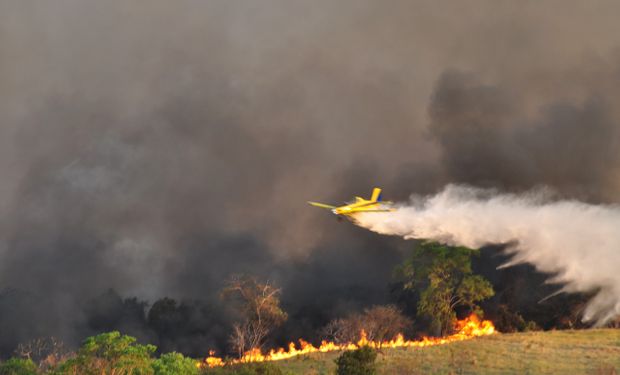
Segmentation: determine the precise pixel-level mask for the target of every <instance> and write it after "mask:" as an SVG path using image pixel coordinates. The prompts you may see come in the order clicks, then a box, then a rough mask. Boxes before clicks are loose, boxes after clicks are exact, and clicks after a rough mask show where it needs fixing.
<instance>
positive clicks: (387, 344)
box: [199, 314, 495, 367]
mask: <svg viewBox="0 0 620 375" xmlns="http://www.w3.org/2000/svg"><path fill="white" fill-rule="evenodd" d="M456 331H457V332H456V333H455V334H453V335H450V336H446V337H438V338H435V337H424V338H422V339H421V340H416V341H412V340H405V338H404V337H403V335H402V334H398V335H396V337H395V338H394V339H392V340H389V341H369V340H368V339H367V338H366V332H364V331H363V330H362V331H361V332H360V337H361V338H360V339H359V341H358V342H356V343H351V342H350V343H346V344H336V343H334V342H328V341H322V342H321V345H320V346H319V347H315V346H314V345H312V344H311V343H309V342H307V341H304V340H303V339H300V340H299V346H297V345H295V343H293V342H291V343H290V344H289V345H288V349H284V348H279V349H272V350H270V351H269V352H268V353H263V352H262V351H261V350H260V349H259V348H254V349H251V350H249V351H247V352H245V354H244V355H243V356H242V357H241V358H239V359H234V360H230V361H224V360H223V359H222V358H220V357H215V356H214V352H213V351H210V352H209V357H207V358H205V360H204V361H203V362H201V363H199V366H200V367H220V366H224V365H230V364H238V363H250V362H265V361H279V360H282V359H287V358H292V357H296V356H298V355H302V354H309V353H317V352H319V353H326V352H332V351H338V350H355V349H358V348H360V347H362V346H369V347H371V348H401V347H424V346H432V345H441V344H447V343H450V342H455V341H462V340H468V339H472V338H474V337H479V336H486V335H491V334H493V333H495V327H494V326H493V323H491V322H490V321H489V320H483V321H480V320H479V319H478V318H477V317H476V316H475V315H473V314H472V315H470V316H469V317H467V318H466V319H463V320H459V321H458V322H457V323H456Z"/></svg>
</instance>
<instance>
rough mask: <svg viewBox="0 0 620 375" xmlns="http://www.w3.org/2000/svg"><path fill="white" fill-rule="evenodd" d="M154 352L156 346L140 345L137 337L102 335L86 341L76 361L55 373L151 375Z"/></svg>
mask: <svg viewBox="0 0 620 375" xmlns="http://www.w3.org/2000/svg"><path fill="white" fill-rule="evenodd" d="M154 351H155V346H153V345H140V344H137V343H136V339H135V338H134V337H131V336H125V335H121V334H120V333H119V332H116V331H114V332H109V333H102V334H100V335H97V336H92V337H89V338H87V339H86V340H85V341H84V344H83V345H82V346H81V347H80V350H78V352H77V355H76V356H75V358H71V359H69V360H67V361H66V362H64V363H62V364H61V365H60V366H59V367H58V369H57V370H56V371H55V373H56V374H80V375H91V374H92V375H99V374H113V373H122V374H127V375H151V374H153V368H152V367H151V364H152V362H153V359H152V358H151V355H152V354H153V352H154Z"/></svg>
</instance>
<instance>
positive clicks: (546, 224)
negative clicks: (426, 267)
mask: <svg viewBox="0 0 620 375" xmlns="http://www.w3.org/2000/svg"><path fill="white" fill-rule="evenodd" d="M356 219H357V224H358V225H360V226H362V227H364V228H367V229H370V230H372V231H375V232H377V233H381V234H389V235H397V236H402V237H404V238H406V239H409V238H416V239H428V240H434V241H439V242H443V243H447V244H450V245H462V246H467V247H471V248H479V247H481V246H484V245H488V244H510V246H509V247H508V251H510V252H511V253H512V254H513V258H512V260H511V261H510V264H516V263H522V262H528V263H531V264H533V265H534V266H535V267H536V269H538V270H539V271H542V272H548V273H553V274H555V275H556V276H554V277H553V280H552V281H554V282H559V283H564V285H565V287H564V288H563V290H565V291H567V292H585V291H596V290H598V292H597V294H596V296H595V297H594V298H593V299H592V300H591V301H590V302H589V303H588V306H587V308H586V309H585V311H584V315H583V319H584V320H585V321H593V322H595V323H596V324H597V325H601V324H604V323H606V322H608V321H609V320H610V319H612V318H614V317H616V316H618V315H620V269H619V266H620V207H618V206H611V205H591V204H586V203H582V202H578V201H553V200H551V199H549V194H547V193H546V192H545V191H541V190H539V191H532V192H529V193H527V194H522V195H514V194H499V193H496V192H494V191H489V190H482V189H477V188H471V187H464V186H455V185H449V186H447V187H446V188H444V190H443V191H441V192H440V193H438V194H436V195H434V196H428V197H418V196H414V197H412V200H411V203H410V204H408V205H400V206H397V210H396V211H394V212H386V213H365V214H360V215H358V216H357V217H356ZM524 293H526V291H524Z"/></svg>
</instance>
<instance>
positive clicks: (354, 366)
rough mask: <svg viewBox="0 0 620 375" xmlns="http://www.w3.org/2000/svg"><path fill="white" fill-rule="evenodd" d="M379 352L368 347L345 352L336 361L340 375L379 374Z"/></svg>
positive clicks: (337, 371)
mask: <svg viewBox="0 0 620 375" xmlns="http://www.w3.org/2000/svg"><path fill="white" fill-rule="evenodd" d="M376 359H377V352H376V351H375V350H373V349H371V348H369V347H367V346H365V347H362V348H359V349H357V350H353V351H349V352H344V353H342V354H341V355H340V357H338V358H337V359H336V365H337V366H338V367H337V369H336V373H337V374H338V375H374V374H376V373H377V366H376V364H375V360H376Z"/></svg>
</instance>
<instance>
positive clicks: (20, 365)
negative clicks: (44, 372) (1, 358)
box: [0, 358, 37, 375]
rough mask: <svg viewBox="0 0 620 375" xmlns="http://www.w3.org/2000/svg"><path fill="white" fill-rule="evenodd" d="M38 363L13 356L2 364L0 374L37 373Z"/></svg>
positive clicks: (27, 374)
mask: <svg viewBox="0 0 620 375" xmlns="http://www.w3.org/2000/svg"><path fill="white" fill-rule="evenodd" d="M36 373H37V365H35V364H34V362H32V360H31V359H22V358H11V359H9V360H7V361H6V362H3V363H2V364H0V375H36Z"/></svg>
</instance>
